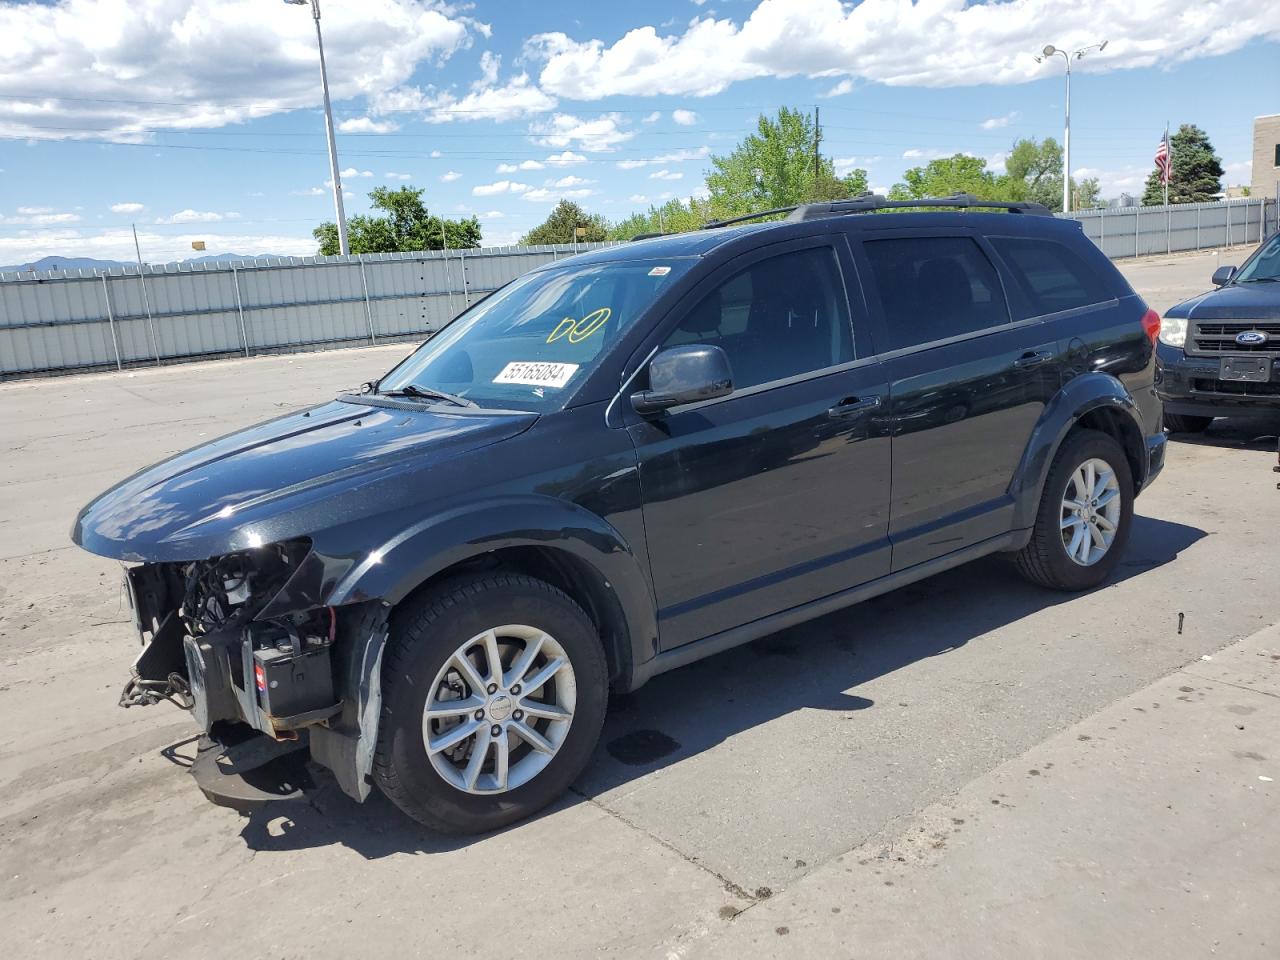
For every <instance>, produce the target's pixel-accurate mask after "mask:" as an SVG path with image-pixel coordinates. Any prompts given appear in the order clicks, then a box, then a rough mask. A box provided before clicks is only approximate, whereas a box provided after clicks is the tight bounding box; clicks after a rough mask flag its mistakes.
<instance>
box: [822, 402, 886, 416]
mask: <svg viewBox="0 0 1280 960" xmlns="http://www.w3.org/2000/svg"><path fill="white" fill-rule="evenodd" d="M878 406H880V398H879V397H845V398H844V399H843V400H841V401H840V402H839V403H837V404H836V405H835V406H834V407H832V408H831V409H830V410H828V411H827V416H828V417H851V416H853V415H854V414H855V413H865V412H866V411H867V410H874V409H876V407H878Z"/></svg>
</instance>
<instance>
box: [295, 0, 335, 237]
mask: <svg viewBox="0 0 1280 960" xmlns="http://www.w3.org/2000/svg"><path fill="white" fill-rule="evenodd" d="M284 2H285V3H289V4H293V5H294V6H298V7H305V6H306V5H307V4H308V3H309V4H311V15H312V17H314V18H315V21H316V46H317V47H319V48H320V87H321V89H323V90H324V130H325V133H326V134H328V136H329V172H330V174H331V175H332V176H331V179H332V181H333V210H334V213H336V214H337V216H338V249H339V250H340V251H341V253H342V255H343V256H344V257H345V256H347V255H349V254H350V253H351V244H350V243H348V242H347V213H346V211H345V210H344V209H343V208H342V177H341V176H339V175H338V144H337V142H336V141H335V140H334V139H333V108H332V107H331V106H329V74H328V72H327V71H326V70H325V68H324V37H323V36H321V34H320V0H284Z"/></svg>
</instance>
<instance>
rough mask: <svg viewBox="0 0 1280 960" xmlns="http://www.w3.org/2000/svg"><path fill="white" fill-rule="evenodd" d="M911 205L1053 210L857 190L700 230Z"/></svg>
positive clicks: (966, 197) (1022, 203) (969, 197)
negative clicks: (777, 216)
mask: <svg viewBox="0 0 1280 960" xmlns="http://www.w3.org/2000/svg"><path fill="white" fill-rule="evenodd" d="M911 207H956V208H958V209H961V210H967V209H969V208H971V207H977V208H978V209H981V210H1006V211H1008V212H1009V213H1026V214H1030V215H1031V216H1035V217H1052V216H1053V211H1052V210H1050V209H1049V208H1048V207H1046V206H1044V205H1043V204H1040V203H1032V202H1030V201H1026V200H979V199H978V198H977V197H975V196H974V195H973V194H971V193H953V194H951V195H950V196H948V197H924V198H922V199H920V200H890V199H888V198H887V197H882V196H880V195H879V194H877V193H871V192H870V191H868V192H866V193H860V194H858V195H857V196H856V197H851V198H850V199H848V200H824V201H822V202H821V203H800V204H796V205H794V206H790V207H774V208H773V209H772V210H761V211H759V212H757V213H744V214H743V215H742V216H740V217H729V218H727V219H725V220H712V221H711V222H710V223H706V224H703V226H702V229H703V230H712V229H714V228H715V227H727V226H729V225H730V224H734V223H746V222H747V221H748V220H759V219H760V218H761V217H771V216H773V215H775V214H779V213H785V214H787V220H789V221H792V222H797V221H801V220H817V219H820V218H821V217H840V216H844V215H845V214H848V213H868V212H870V211H872V210H902V209H908V208H911Z"/></svg>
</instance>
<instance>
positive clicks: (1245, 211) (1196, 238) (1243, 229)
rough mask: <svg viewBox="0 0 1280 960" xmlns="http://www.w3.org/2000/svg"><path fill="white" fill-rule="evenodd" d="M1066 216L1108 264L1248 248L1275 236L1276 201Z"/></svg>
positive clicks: (1124, 209) (1252, 199) (1084, 212)
mask: <svg viewBox="0 0 1280 960" xmlns="http://www.w3.org/2000/svg"><path fill="white" fill-rule="evenodd" d="M1059 216H1063V215H1062V214H1059ZM1066 216H1067V217H1069V218H1070V219H1073V220H1078V221H1080V224H1081V226H1082V227H1083V229H1084V232H1085V236H1087V237H1088V238H1089V239H1090V240H1092V241H1093V242H1094V243H1096V244H1097V245H1098V247H1099V248H1100V249H1101V250H1102V252H1103V253H1105V254H1106V255H1107V256H1109V257H1112V258H1113V259H1119V258H1123V257H1145V256H1152V255H1158V254H1162V253H1177V252H1179V251H1183V250H1201V249H1211V248H1214V247H1225V246H1243V245H1253V244H1258V243H1261V242H1262V240H1263V239H1265V238H1266V237H1268V236H1270V235H1271V234H1272V233H1274V232H1275V231H1276V201H1275V200H1274V199H1271V198H1265V199H1264V198H1261V197H1248V198H1243V199H1239V200H1228V201H1224V202H1220V203H1187V204H1171V205H1170V206H1168V207H1119V208H1115V209H1103V210H1081V211H1077V212H1074V213H1070V214H1067V215H1066Z"/></svg>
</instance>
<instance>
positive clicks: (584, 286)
mask: <svg viewBox="0 0 1280 960" xmlns="http://www.w3.org/2000/svg"><path fill="white" fill-rule="evenodd" d="M694 262H695V261H694V260H691V259H670V260H630V261H623V262H614V263H598V264H591V265H589V266H581V267H565V268H563V269H559V270H555V269H552V270H542V271H537V272H535V273H529V274H525V275H524V276H523V277H520V278H519V279H517V280H514V281H512V282H511V283H509V284H507V286H505V287H503V288H502V289H501V290H498V291H497V292H496V293H494V294H493V295H492V296H490V297H488V298H487V299H486V300H484V301H482V302H480V303H478V304H476V305H475V306H474V307H472V308H471V309H470V310H468V311H467V312H465V313H463V314H462V315H461V316H459V317H458V318H457V319H456V320H454V321H453V322H452V323H450V324H449V325H448V326H446V327H445V328H444V329H443V330H441V331H440V332H439V333H438V334H436V335H435V336H434V337H432V338H431V339H430V340H428V341H427V342H426V343H424V344H423V345H422V346H421V347H419V348H418V349H417V350H416V351H415V352H414V353H412V354H411V355H410V356H409V357H408V358H406V359H405V360H404V361H403V362H402V363H401V364H400V365H399V366H397V367H396V368H395V369H393V370H392V371H391V372H390V373H389V374H387V376H386V377H384V378H383V379H382V381H381V382H380V383H379V384H378V392H379V393H403V394H408V395H416V396H422V398H423V401H424V402H429V401H430V398H429V397H427V396H425V395H423V394H422V393H421V392H420V391H433V390H434V391H442V392H445V393H446V394H453V395H455V397H459V398H463V399H464V400H468V401H470V402H471V403H473V404H476V405H478V406H481V407H498V408H505V409H514V410H529V411H536V412H545V411H549V410H556V409H559V408H560V407H561V406H563V405H564V402H565V400H566V399H567V398H568V397H569V396H570V395H571V394H572V392H573V391H574V390H575V389H576V388H577V387H578V386H580V385H581V384H582V382H583V381H584V380H585V379H586V377H587V375H588V374H589V373H590V372H591V370H592V369H593V368H594V367H595V365H596V363H597V361H598V360H599V359H600V358H601V357H603V356H604V355H605V353H606V352H607V351H608V350H609V348H610V347H611V346H612V345H613V344H614V343H615V342H616V341H617V339H618V337H619V336H621V335H622V333H623V331H625V330H626V329H627V327H629V326H630V325H631V324H632V323H633V322H634V321H635V319H636V317H638V316H639V315H640V313H641V312H642V311H643V310H644V309H645V308H646V307H647V306H649V304H651V303H652V302H653V301H654V300H655V299H656V298H657V296H658V295H659V294H660V293H661V292H662V291H663V290H664V289H665V288H666V287H668V286H670V285H671V284H672V283H674V282H675V281H676V279H677V278H679V277H680V276H682V275H683V274H684V273H685V272H687V271H688V269H689V268H690V267H691V266H692V265H693V263H694Z"/></svg>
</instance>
